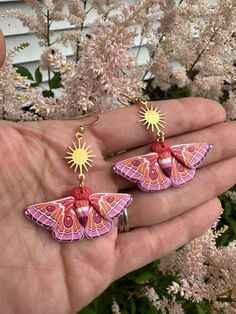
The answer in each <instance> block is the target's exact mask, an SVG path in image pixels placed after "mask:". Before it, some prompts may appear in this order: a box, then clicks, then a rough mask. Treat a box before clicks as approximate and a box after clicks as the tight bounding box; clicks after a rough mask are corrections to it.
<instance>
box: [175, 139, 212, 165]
mask: <svg viewBox="0 0 236 314" xmlns="http://www.w3.org/2000/svg"><path fill="white" fill-rule="evenodd" d="M211 149H212V145H209V144H205V143H204V144H201V143H192V144H182V145H174V146H171V154H172V155H173V156H174V157H175V158H177V159H178V161H180V162H181V163H182V164H183V165H185V166H186V167H188V168H190V169H196V168H198V167H199V166H200V164H201V163H202V162H203V160H204V159H205V157H206V155H207V154H208V153H209V152H210V150H211Z"/></svg>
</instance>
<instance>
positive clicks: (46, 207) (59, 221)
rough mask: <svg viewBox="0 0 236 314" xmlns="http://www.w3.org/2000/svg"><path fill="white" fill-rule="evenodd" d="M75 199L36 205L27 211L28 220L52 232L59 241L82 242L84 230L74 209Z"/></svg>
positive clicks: (69, 198)
mask: <svg viewBox="0 0 236 314" xmlns="http://www.w3.org/2000/svg"><path fill="white" fill-rule="evenodd" d="M73 204H74V198H73V197H65V198H63V199H59V200H55V201H51V202H46V203H40V204H35V205H31V206H29V207H27V208H26V209H25V215H26V217H27V218H28V219H30V220H32V221H34V222H35V223H37V224H39V225H41V226H42V227H44V228H46V229H49V230H52V234H53V237H54V238H55V239H56V240H59V241H75V240H81V239H82V238H83V236H84V228H83V226H82V225H81V224H80V223H79V220H78V217H77V215H76V213H75V211H74V208H73Z"/></svg>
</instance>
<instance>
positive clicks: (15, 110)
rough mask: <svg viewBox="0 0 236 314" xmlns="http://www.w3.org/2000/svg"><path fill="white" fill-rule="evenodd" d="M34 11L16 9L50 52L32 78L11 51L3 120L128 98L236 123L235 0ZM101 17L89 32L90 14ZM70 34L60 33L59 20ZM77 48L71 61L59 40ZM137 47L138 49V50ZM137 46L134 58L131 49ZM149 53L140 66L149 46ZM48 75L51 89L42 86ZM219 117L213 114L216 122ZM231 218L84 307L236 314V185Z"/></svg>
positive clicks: (227, 197) (31, 1) (106, 106)
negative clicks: (213, 106) (191, 102)
mask: <svg viewBox="0 0 236 314" xmlns="http://www.w3.org/2000/svg"><path fill="white" fill-rule="evenodd" d="M25 3H26V4H28V5H29V6H30V7H31V8H32V10H33V11H34V13H35V14H32V15H29V14H27V13H25V12H23V11H21V10H20V9H14V10H8V11H5V12H4V13H3V16H5V17H16V18H18V19H20V21H21V22H22V23H23V25H24V26H26V27H28V28H29V30H30V31H31V32H33V33H34V34H35V36H37V38H38V40H39V44H40V46H41V47H43V53H42V55H41V58H40V63H39V66H38V67H37V69H36V71H35V72H34V73H30V71H29V70H28V69H27V68H25V67H23V66H22V65H20V64H14V66H13V65H12V61H13V58H14V56H15V55H16V54H17V53H20V52H21V51H22V50H23V49H27V47H28V43H22V44H21V45H20V46H18V47H16V48H15V49H13V50H11V51H9V53H8V58H7V61H6V63H5V65H4V67H3V68H2V69H1V70H0V118H2V119H6V120H12V121H23V120H24V121H30V120H41V119H57V118H63V117H72V116H74V115H78V114H81V115H82V114H85V113H86V112H89V111H95V112H98V113H100V112H104V111H109V110H112V109H115V108H117V107H121V106H122V104H121V103H120V101H119V100H122V101H126V99H124V97H123V95H124V94H127V95H130V96H132V95H141V94H142V95H145V96H146V97H147V98H149V99H151V100H161V99H170V98H180V97H187V96H200V97H207V98H211V99H215V100H217V101H219V102H220V103H221V104H222V105H223V106H224V107H225V109H226V110H227V117H228V119H231V120H234V119H236V75H235V74H236V53H235V52H236V3H235V0H224V1H223V0H211V1H210V0H178V1H175V0H133V1H129V2H127V1H125V0H99V1H98V0H90V1H88V0H81V1H79V0H70V1H62V0H44V1H43V2H40V1H36V0H25ZM91 12H93V13H94V14H95V16H96V18H95V19H94V21H93V22H91V24H90V25H89V28H88V27H85V25H86V23H87V22H86V21H87V18H88V16H89V14H91ZM59 21H67V22H69V23H70V24H71V25H73V29H72V30H67V31H64V32H63V33H61V34H60V36H58V37H55V34H54V32H53V30H52V24H53V23H55V22H59ZM61 43H62V44H63V45H66V46H68V45H71V47H72V48H73V51H74V56H73V60H71V59H70V60H69V59H68V58H66V56H65V55H63V53H62V51H61V50H60V49H59V46H58V44H61ZM137 43H138V44H137ZM135 44H137V45H138V49H137V52H136V55H131V54H130V49H131V47H132V46H133V45H135ZM143 47H145V49H146V50H147V51H148V54H149V58H148V61H147V62H146V63H145V64H139V62H138V59H139V55H140V54H141V53H142V49H141V48H143ZM43 71H46V73H47V85H46V87H45V84H44V82H43V74H42V73H43ZM210 118H211V117H209V119H210ZM221 201H222V207H223V208H224V213H223V214H222V218H221V220H220V221H219V222H218V225H215V226H214V228H213V229H212V230H209V231H208V232H207V233H206V234H204V235H203V236H202V237H200V238H198V239H196V240H194V241H193V242H191V243H190V244H188V245H186V246H185V247H183V248H181V249H179V250H178V251H177V252H173V253H172V254H171V255H170V256H167V257H165V258H163V259H161V260H160V261H156V262H154V263H152V264H150V265H147V266H145V267H144V268H143V269H140V270H137V271H136V272H134V273H131V274H129V275H127V276H126V277H124V278H121V279H120V280H119V281H118V282H115V283H113V284H112V285H111V287H109V288H108V289H107V291H105V292H104V293H103V294H102V295H101V296H100V297H98V298H97V299H96V300H95V301H94V302H93V303H92V304H90V305H89V306H88V307H86V308H85V309H84V310H82V311H80V313H82V314H92V313H102V314H104V313H122V314H127V313H132V314H133V313H145V314H146V313H174V314H178V313H199V314H204V313H236V275H235V269H236V211H235V209H236V189H235V188H233V189H232V190H231V191H229V192H227V193H225V194H224V195H222V196H221Z"/></svg>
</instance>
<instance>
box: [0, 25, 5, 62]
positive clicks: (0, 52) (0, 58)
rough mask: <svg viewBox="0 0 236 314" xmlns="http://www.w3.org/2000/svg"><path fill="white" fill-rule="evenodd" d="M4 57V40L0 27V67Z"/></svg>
mask: <svg viewBox="0 0 236 314" xmlns="http://www.w3.org/2000/svg"><path fill="white" fill-rule="evenodd" d="M5 59H6V42H5V39H4V36H3V33H2V31H1V29H0V68H1V67H2V66H3V64H4V62H5Z"/></svg>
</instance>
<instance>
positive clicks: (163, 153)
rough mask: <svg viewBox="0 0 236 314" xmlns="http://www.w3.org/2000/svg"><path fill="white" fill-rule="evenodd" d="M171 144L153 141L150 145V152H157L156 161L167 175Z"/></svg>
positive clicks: (169, 164)
mask: <svg viewBox="0 0 236 314" xmlns="http://www.w3.org/2000/svg"><path fill="white" fill-rule="evenodd" d="M170 149H171V145H170V142H167V141H165V142H155V143H153V144H152V145H151V147H150V150H151V152H155V153H157V154H158V162H159V165H160V167H161V169H162V170H163V172H164V174H165V175H166V176H167V177H170V175H171V151H170Z"/></svg>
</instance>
